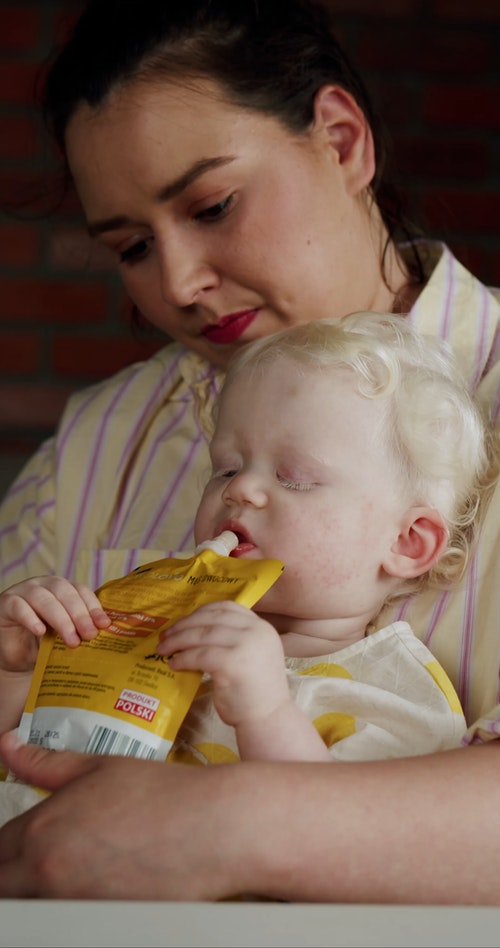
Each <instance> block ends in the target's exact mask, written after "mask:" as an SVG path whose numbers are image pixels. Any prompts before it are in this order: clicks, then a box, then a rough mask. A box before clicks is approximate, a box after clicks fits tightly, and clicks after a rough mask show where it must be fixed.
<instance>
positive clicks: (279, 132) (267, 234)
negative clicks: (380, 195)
mask: <svg viewBox="0 0 500 948" xmlns="http://www.w3.org/2000/svg"><path fill="white" fill-rule="evenodd" d="M331 101H332V102H333V100H331ZM333 105H334V106H335V103H334V102H333ZM340 114H341V113H339V115H340ZM328 122H329V115H328V113H327V112H326V111H325V112H324V111H322V110H321V109H318V114H317V115H316V118H315V120H314V122H313V124H312V125H311V128H310V129H309V130H308V132H307V133H305V134H302V135H300V136H298V135H294V134H292V133H291V132H290V131H289V130H287V129H285V128H284V127H283V126H282V124H281V123H280V122H278V121H277V120H276V119H274V118H271V117H268V116H267V115H263V114H261V113H258V112H253V111H247V110H243V109H241V108H238V107H236V106H234V105H232V104H231V103H228V101H227V99H225V98H224V97H223V96H222V93H221V92H220V90H219V88H218V87H217V86H216V85H215V84H214V83H211V82H209V81H208V80H197V81H196V82H193V83H192V84H191V85H189V86H188V85H187V84H186V85H182V86H181V85H179V84H174V83H168V82H165V81H163V82H162V83H161V84H160V83H158V84H154V85H152V84H146V83H142V84H141V83H138V82H136V83H134V84H129V85H128V86H125V87H124V88H123V89H122V90H121V91H119V92H115V93H114V94H113V95H112V96H111V97H110V98H109V100H108V101H107V103H106V104H105V105H104V106H101V107H100V108H99V109H96V110H94V109H91V108H90V107H89V106H87V105H83V106H81V107H80V108H79V109H78V111H77V112H76V113H75V115H74V116H73V118H72V119H71V121H70V123H69V126H68V130H67V153H68V161H69V164H70V168H71V171H72V173H73V175H74V179H75V183H76V187H77V190H78V193H79V196H80V199H81V201H82V204H83V208H84V211H85V214H86V218H87V221H88V226H89V229H90V233H91V234H93V235H95V236H96V237H97V238H98V239H99V240H100V241H102V242H103V243H104V244H105V245H106V246H107V247H109V248H111V250H112V251H113V252H114V254H115V255H116V259H117V262H118V267H119V271H120V274H121V277H122V279H123V283H124V285H125V287H126V290H127V292H128V294H129V296H130V297H131V299H132V300H133V302H134V303H135V304H136V305H137V307H138V308H139V310H140V311H141V312H142V313H143V315H144V316H146V317H147V318H148V319H149V320H150V322H151V323H153V324H154V325H155V326H157V327H159V328H160V329H162V330H164V331H165V332H166V333H168V334H169V335H170V336H172V337H173V338H175V339H177V340H178V341H180V342H182V343H184V344H185V345H186V346H187V347H188V348H190V349H192V350H194V351H196V352H198V353H200V354H201V355H203V356H205V357H206V358H207V359H209V360H210V361H211V362H213V363H214V364H216V365H219V366H221V367H223V368H224V367H225V366H226V365H227V362H228V360H229V358H230V357H231V355H232V354H233V352H235V351H236V350H237V349H238V348H240V347H241V346H242V345H244V344H245V343H247V342H249V341H251V340H254V339H256V338H259V337H261V336H264V335H268V334H269V333H272V332H276V331H278V330H280V329H283V328H284V327H285V326H288V325H291V324H293V323H299V322H305V321H308V320H311V319H321V318H325V317H335V316H337V317H339V318H340V317H342V316H344V315H345V314H346V313H348V312H351V311H353V310H362V309H390V308H391V305H392V299H393V295H392V294H388V291H387V289H386V287H385V285H384V282H383V280H382V276H381V272H380V256H381V240H380V237H381V234H380V227H381V225H380V222H378V224H376V225H374V222H373V219H372V216H373V215H372V216H371V212H370V209H369V208H370V205H369V203H368V202H367V200H366V186H367V183H368V182H367V181H366V177H367V171H366V169H365V168H363V169H361V167H360V169H359V173H358V172H357V170H356V167H355V161H356V157H355V154H354V150H353V149H352V154H351V152H350V151H349V148H350V143H349V138H348V135H347V134H346V133H345V130H344V129H345V125H346V123H345V122H344V123H343V124H342V122H341V121H340V119H339V121H338V128H335V127H334V125H335V123H332V122H330V124H328ZM341 126H342V127H341ZM360 161H361V159H360ZM372 210H373V208H372ZM377 220H378V218H377ZM376 227H378V228H379V229H378V232H377V230H376V229H375V228H376Z"/></svg>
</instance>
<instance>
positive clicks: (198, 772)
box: [0, 735, 500, 905]
mask: <svg viewBox="0 0 500 948" xmlns="http://www.w3.org/2000/svg"><path fill="white" fill-rule="evenodd" d="M0 753H1V754H2V757H3V760H4V762H5V764H6V765H7V766H8V767H9V768H11V769H13V770H15V771H16V772H17V773H18V775H19V776H20V777H21V778H22V779H24V780H25V781H27V782H29V783H32V784H36V785H38V786H42V787H45V788H47V789H50V790H53V791H55V792H54V794H53V795H52V796H51V797H49V798H48V799H47V800H45V801H43V802H42V803H40V804H39V805H37V806H35V807H34V808H32V809H31V810H29V811H27V812H26V813H24V814H23V815H22V816H20V817H18V818H17V819H16V820H13V821H12V822H10V823H8V824H6V825H5V826H4V827H3V828H2V830H0V853H1V856H0V863H1V864H0V895H1V896H2V897H4V898H12V897H18V896H28V897H37V896H41V897H54V898H88V899H95V898H97V899H98V898H103V899H130V898H133V899H143V900H144V899H146V900H147V899H152V900H216V899H222V898H227V897H230V896H234V895H238V894H241V893H252V894H255V895H265V896H268V897H271V898H276V899H284V900H290V901H324V902H359V903H367V902H378V903H410V904H474V905H476V904H477V905H500V823H499V821H498V820H497V819H496V818H495V813H496V812H497V809H498V786H499V780H500V745H499V743H498V742H492V743H491V744H489V745H486V746H473V747H470V748H465V749H459V750H451V751H445V752H442V753H439V754H434V755H432V756H423V757H415V758H404V759H400V760H392V761H383V762H369V763H347V764H344V763H338V764H336V765H335V767H332V766H330V765H329V764H322V763H274V762H273V763H268V762H243V763H237V764H228V765H220V766H213V767H206V768H201V767H200V768H197V767H189V766H186V765H182V764H171V765H165V764H161V763H152V762H146V761H138V760H130V759H125V758H119V757H92V756H85V755H77V754H73V753H71V752H51V751H44V750H41V749H40V748H36V747H33V746H28V747H25V748H18V749H16V748H15V747H14V748H13V747H12V738H11V736H10V735H5V736H4V737H2V738H1V739H0ZM57 788H59V789H57ZM76 817H77V818H76Z"/></svg>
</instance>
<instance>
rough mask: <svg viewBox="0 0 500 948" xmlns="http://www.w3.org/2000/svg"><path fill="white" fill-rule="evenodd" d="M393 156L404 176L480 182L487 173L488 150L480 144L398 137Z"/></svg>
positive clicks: (476, 142) (484, 145) (483, 143)
mask: <svg viewBox="0 0 500 948" xmlns="http://www.w3.org/2000/svg"><path fill="white" fill-rule="evenodd" d="M396 154H397V165H398V168H399V171H400V172H402V173H403V174H404V175H410V174H411V175H419V176H420V177H425V178H446V179H450V178H469V179H474V178H478V179H482V178H484V177H485V175H486V174H487V173H488V172H489V170H490V169H489V154H488V147H487V145H486V143H485V142H483V141H480V142H479V141H473V142H467V141H459V140H457V141H448V140H447V141H443V140H434V139H418V138H405V139H401V138H398V141H397V146H396Z"/></svg>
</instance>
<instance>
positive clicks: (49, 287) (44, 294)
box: [0, 277, 108, 325]
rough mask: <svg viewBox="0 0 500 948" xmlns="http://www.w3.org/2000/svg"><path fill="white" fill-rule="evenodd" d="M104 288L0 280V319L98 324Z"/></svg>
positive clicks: (102, 313)
mask: <svg viewBox="0 0 500 948" xmlns="http://www.w3.org/2000/svg"><path fill="white" fill-rule="evenodd" d="M107 295H108V294H107V288H106V287H105V286H103V285H100V284H98V283H81V282H77V281H74V282H71V283H66V282H62V281H61V282H58V281H57V280H17V279H8V278H6V277H4V278H1V279H0V319H3V320H7V319H16V320H19V319H21V320H27V321H35V322H38V321H40V320H41V321H47V322H50V323H73V324H74V325H78V324H83V325H87V324H88V323H93V324H95V323H100V322H102V321H103V319H104V318H105V315H106V311H107Z"/></svg>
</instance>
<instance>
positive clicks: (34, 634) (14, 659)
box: [0, 576, 111, 672]
mask: <svg viewBox="0 0 500 948" xmlns="http://www.w3.org/2000/svg"><path fill="white" fill-rule="evenodd" d="M110 621H111V620H110V619H109V617H108V616H107V615H106V613H105V612H104V610H103V608H102V606H101V603H100V602H99V600H98V598H97V596H96V594H95V593H94V592H92V590H91V589H89V588H88V587H87V586H83V585H82V584H81V583H70V582H69V580H67V579H63V578H62V577H60V576H37V577H35V578H33V579H26V580H24V581H23V582H21V583H16V584H15V585H14V586H9V588H8V589H6V590H5V591H4V592H3V593H2V594H1V595H0V668H1V669H2V670H4V671H19V672H25V671H30V670H32V669H33V667H34V664H35V661H36V656H37V653H38V641H37V640H38V639H39V638H40V637H41V636H42V635H43V634H44V633H45V632H46V630H47V627H48V626H50V627H51V628H52V629H53V630H54V631H55V632H56V633H57V634H58V635H60V636H61V638H62V639H63V641H64V642H65V643H66V645H68V646H69V647H70V648H75V647H76V646H77V645H79V644H80V642H81V641H82V640H90V639H93V638H95V636H96V635H97V633H98V632H99V629H105V628H107V627H108V625H109V624H110Z"/></svg>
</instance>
